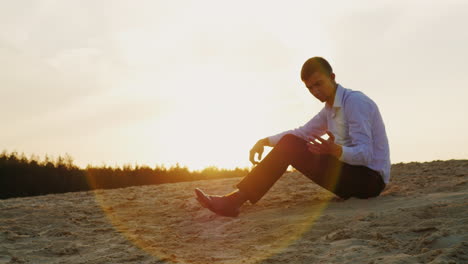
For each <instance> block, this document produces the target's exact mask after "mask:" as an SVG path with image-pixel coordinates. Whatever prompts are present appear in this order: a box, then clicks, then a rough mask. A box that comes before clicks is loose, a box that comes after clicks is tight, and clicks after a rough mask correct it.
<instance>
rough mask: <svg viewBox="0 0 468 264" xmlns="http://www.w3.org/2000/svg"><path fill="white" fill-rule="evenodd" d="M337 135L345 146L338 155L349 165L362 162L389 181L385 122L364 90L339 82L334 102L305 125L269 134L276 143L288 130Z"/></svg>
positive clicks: (305, 136)
mask: <svg viewBox="0 0 468 264" xmlns="http://www.w3.org/2000/svg"><path fill="white" fill-rule="evenodd" d="M327 130H328V131H330V132H332V133H333V135H335V143H337V144H339V145H341V146H342V147H343V153H342V155H341V157H340V158H339V159H340V160H341V161H343V162H345V163H347V164H350V165H363V166H366V167H368V168H370V169H373V170H375V171H378V172H379V173H380V175H381V176H382V179H383V181H384V182H385V183H386V184H388V183H389V181H390V166H391V164H390V150H389V147H388V139H387V133H386V132H385V125H384V123H383V120H382V116H381V115H380V112H379V109H378V107H377V105H376V104H375V103H374V101H372V100H371V99H370V98H369V97H367V96H366V95H365V94H364V93H362V92H359V91H353V90H351V89H346V88H343V87H342V86H341V85H339V84H338V86H337V88H336V94H335V100H334V102H333V106H332V107H329V106H327V105H325V107H324V108H323V109H322V110H321V111H320V112H319V113H318V114H317V115H316V116H314V117H313V118H312V119H311V120H310V121H309V122H307V123H306V124H305V125H303V126H301V127H298V128H296V129H291V130H288V131H284V132H282V133H279V134H277V135H274V136H271V137H268V140H269V141H270V144H272V145H273V146H274V145H276V143H278V141H279V140H280V139H281V138H282V137H283V136H284V135H286V134H293V135H296V136H298V137H300V138H302V139H304V140H307V141H309V140H308V137H310V136H312V135H319V136H321V135H324V134H325V133H326V131H327Z"/></svg>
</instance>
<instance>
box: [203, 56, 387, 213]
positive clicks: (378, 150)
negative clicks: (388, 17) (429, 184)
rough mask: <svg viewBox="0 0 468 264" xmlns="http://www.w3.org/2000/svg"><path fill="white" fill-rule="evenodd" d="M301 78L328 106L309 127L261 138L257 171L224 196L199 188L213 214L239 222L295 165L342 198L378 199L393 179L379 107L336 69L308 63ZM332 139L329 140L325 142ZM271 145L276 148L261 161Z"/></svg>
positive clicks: (319, 62) (319, 61)
mask: <svg viewBox="0 0 468 264" xmlns="http://www.w3.org/2000/svg"><path fill="white" fill-rule="evenodd" d="M301 79H302V81H303V82H304V84H305V86H306V87H307V89H308V90H309V91H310V93H311V94H312V95H313V96H314V97H315V98H317V99H318V100H320V101H321V102H323V103H325V106H324V108H323V109H322V110H321V111H320V112H319V113H318V114H317V115H316V116H314V117H313V118H312V119H311V120H310V121H309V122H307V123H306V124H305V125H303V126H301V127H299V128H296V129H292V130H288V131H285V132H283V133H280V134H277V135H274V136H270V137H267V138H263V139H260V140H259V141H258V142H257V143H256V144H255V145H254V146H253V148H252V149H251V150H250V161H251V162H252V163H253V164H254V165H255V164H257V165H256V167H254V168H253V169H252V171H251V172H250V173H249V174H248V175H247V176H246V177H245V178H244V179H242V180H241V182H239V184H237V188H238V190H235V191H234V192H232V193H229V194H227V195H224V196H217V195H207V194H205V193H204V192H203V191H201V190H200V189H198V188H197V189H195V193H196V196H197V200H198V201H199V202H200V204H201V205H202V206H204V207H206V208H208V209H210V210H211V211H213V212H215V213H217V214H219V215H224V216H231V217H235V216H237V215H238V214H239V208H240V207H241V206H242V204H243V203H245V202H246V201H247V200H249V201H250V202H251V203H253V204H254V203H256V202H257V201H258V200H260V199H261V198H262V197H263V195H265V194H266V192H267V191H268V190H269V189H270V188H271V187H272V186H273V184H274V183H275V182H276V181H277V180H278V179H279V178H280V177H281V175H283V173H284V172H285V171H286V169H287V168H288V166H289V165H292V166H293V167H294V168H296V169H297V170H298V171H300V172H301V173H302V174H304V175H305V176H307V177H309V178H310V179H311V180H312V181H314V182H315V183H317V184H318V185H320V186H322V187H323V188H325V189H327V190H329V191H331V192H333V193H334V194H336V195H337V196H338V197H340V198H342V199H348V198H350V197H357V198H362V199H364V198H370V197H376V196H378V195H379V194H380V193H381V192H382V190H383V189H384V188H385V184H387V183H388V182H389V179H390V157H389V155H390V153H389V147H388V140H387V135H386V132H385V126H384V123H383V120H382V117H381V115H380V112H379V109H378V108H377V105H376V104H375V103H374V102H373V101H372V100H371V99H370V98H369V97H367V96H366V95H364V94H363V93H362V92H358V91H353V90H350V89H346V88H343V87H342V86H341V85H340V84H338V83H336V81H335V74H334V73H333V69H332V67H331V66H330V64H329V63H328V62H327V61H326V60H325V59H324V58H321V57H313V58H310V59H308V60H307V61H306V62H305V63H304V65H303V66H302V70H301ZM325 134H327V135H328V139H327V140H325V139H323V138H321V136H322V135H325ZM265 146H270V147H273V149H272V150H271V152H270V153H269V154H268V155H267V156H266V157H265V158H264V159H263V160H262V161H261V162H257V161H256V160H255V156H256V155H258V159H259V160H261V158H262V153H263V149H264V147H265Z"/></svg>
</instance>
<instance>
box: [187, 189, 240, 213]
mask: <svg viewBox="0 0 468 264" xmlns="http://www.w3.org/2000/svg"><path fill="white" fill-rule="evenodd" d="M195 194H196V195H197V200H198V202H199V203H200V204H201V206H203V207H205V208H208V209H209V210H210V211H212V212H213V213H216V214H218V215H222V216H229V217H236V216H238V215H239V208H237V207H234V206H232V205H231V204H230V203H229V201H228V200H227V199H226V197H224V196H218V195H207V194H205V193H204V192H203V191H202V190H200V189H199V188H196V189H195Z"/></svg>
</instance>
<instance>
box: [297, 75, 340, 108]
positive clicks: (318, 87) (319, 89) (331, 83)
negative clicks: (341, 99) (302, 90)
mask: <svg viewBox="0 0 468 264" xmlns="http://www.w3.org/2000/svg"><path fill="white" fill-rule="evenodd" d="M304 84H305V86H306V87H307V89H309V92H310V93H311V94H312V95H313V96H314V97H315V98H317V99H318V100H320V101H321V102H322V103H323V102H327V103H328V104H330V105H331V104H333V100H334V95H335V90H336V83H335V74H334V73H332V74H330V75H326V74H324V73H322V72H320V71H316V72H314V73H313V74H312V75H311V76H310V77H309V78H308V79H307V80H305V81H304Z"/></svg>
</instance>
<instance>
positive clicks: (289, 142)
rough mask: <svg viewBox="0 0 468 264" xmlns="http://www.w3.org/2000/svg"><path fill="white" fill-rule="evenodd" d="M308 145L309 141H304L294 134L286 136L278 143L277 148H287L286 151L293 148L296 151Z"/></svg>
mask: <svg viewBox="0 0 468 264" xmlns="http://www.w3.org/2000/svg"><path fill="white" fill-rule="evenodd" d="M306 143H307V141H305V140H304V139H302V138H300V137H298V136H296V135H293V134H286V135H284V136H283V137H282V138H281V139H280V141H278V144H276V147H280V148H283V149H284V148H286V149H289V148H293V149H296V148H297V147H299V146H305V145H306Z"/></svg>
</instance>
